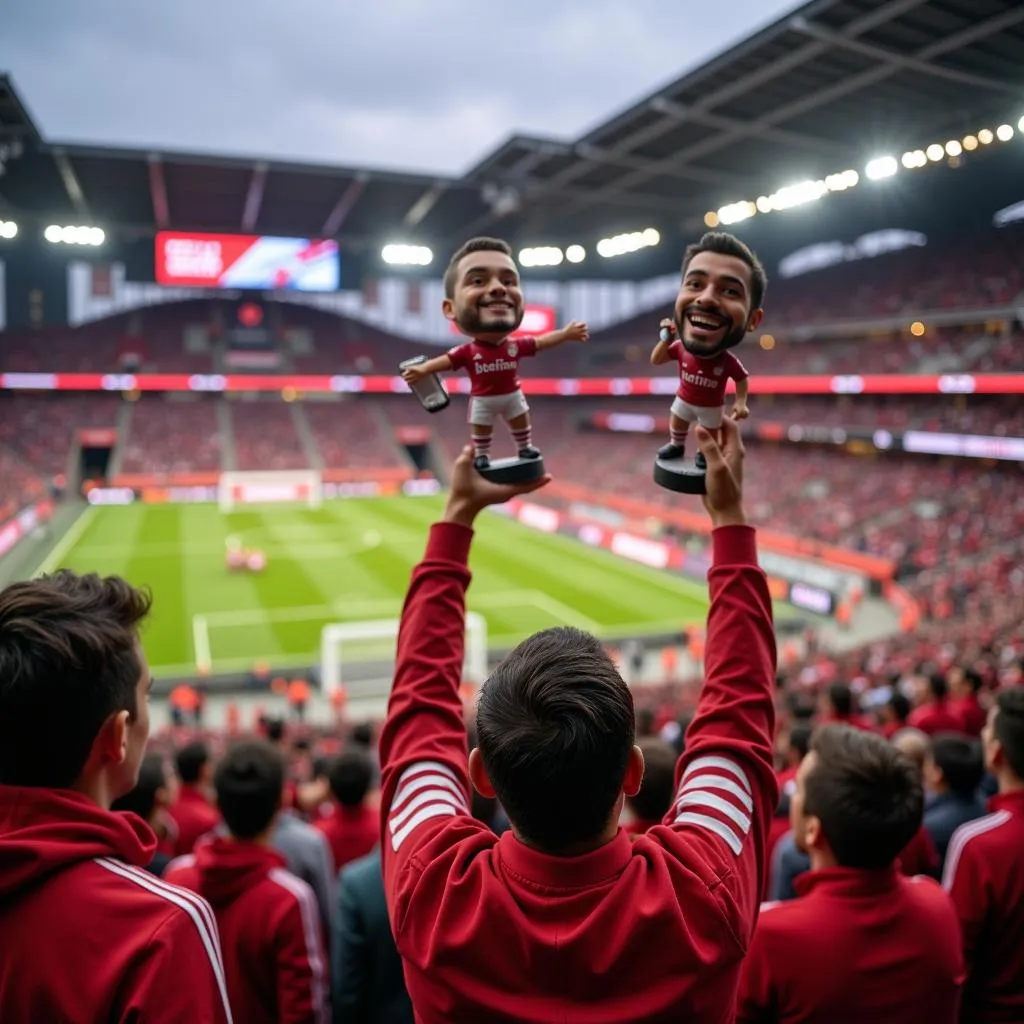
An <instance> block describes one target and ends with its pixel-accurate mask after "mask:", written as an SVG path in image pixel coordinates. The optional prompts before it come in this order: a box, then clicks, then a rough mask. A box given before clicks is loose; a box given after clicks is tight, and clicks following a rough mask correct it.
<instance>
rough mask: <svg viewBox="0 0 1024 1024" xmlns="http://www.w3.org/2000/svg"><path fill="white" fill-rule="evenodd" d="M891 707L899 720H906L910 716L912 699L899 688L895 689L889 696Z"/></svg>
mask: <svg viewBox="0 0 1024 1024" xmlns="http://www.w3.org/2000/svg"><path fill="white" fill-rule="evenodd" d="M889 707H890V708H892V713H893V714H894V715H895V716H896V720H897V721H898V722H906V720H907V719H908V718H909V717H910V701H909V700H908V699H907V698H906V696H905V695H904V694H902V693H900V692H899V690H894V691H893V694H892V696H891V697H890V698H889Z"/></svg>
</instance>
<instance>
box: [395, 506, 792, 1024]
mask: <svg viewBox="0 0 1024 1024" xmlns="http://www.w3.org/2000/svg"><path fill="white" fill-rule="evenodd" d="M713 536H714V540H713V546H714V559H713V566H712V568H711V570H710V573H709V580H710V586H711V609H710V612H709V616H708V633H707V658H706V670H707V679H706V682H705V684H704V689H703V692H702V694H701V699H700V704H699V707H698V711H697V715H696V717H695V718H694V721H693V724H692V726H691V727H690V731H689V734H688V737H687V743H686V748H687V749H686V754H685V755H684V756H683V758H682V759H681V760H680V763H679V766H678V769H677V778H678V796H677V798H676V801H675V803H674V805H673V807H672V808H671V810H670V811H669V812H668V814H667V815H666V817H665V820H664V822H663V824H661V825H656V826H655V827H654V828H652V829H650V830H649V831H648V832H647V833H645V834H644V835H642V836H639V837H637V838H636V839H634V840H632V841H631V840H630V837H629V835H628V833H627V832H626V831H625V830H624V829H620V830H619V832H618V835H617V836H616V838H615V839H614V840H612V841H611V842H610V843H608V844H606V845H605V846H603V847H600V848H599V849H597V850H594V851H592V852H590V853H587V854H584V855H582V856H578V857H555V856H549V855H546V854H543V853H540V852H538V851H537V850H534V849H531V848H530V847H527V846H525V845H523V844H522V843H520V842H519V841H518V840H517V839H516V838H515V836H514V834H513V833H512V832H511V831H509V832H506V833H505V834H504V835H503V836H501V837H500V838H498V837H497V836H495V835H494V834H493V833H492V832H491V831H490V829H488V828H487V827H486V826H485V825H483V824H481V823H480V822H478V821H476V820H474V819H473V818H472V817H471V815H470V812H469V790H468V780H467V763H466V748H467V740H466V731H465V726H464V724H463V717H462V715H463V712H462V702H461V700H460V699H459V693H458V689H459V683H460V681H461V674H462V664H463V646H464V625H463V621H464V620H463V616H464V611H465V591H466V587H467V585H468V584H469V579H470V575H469V570H468V569H467V565H466V563H467V556H468V554H469V546H470V540H471V538H472V531H471V530H468V529H466V528H465V527H461V526H458V525H454V524H447V523H442V524H438V525H436V526H434V527H433V528H432V531H431V534H430V539H429V541H428V544H427V552H426V555H425V557H424V560H423V562H421V563H420V565H419V566H417V567H416V569H415V570H414V572H413V577H412V582H411V584H410V587H409V593H408V596H407V598H406V604H405V609H404V612H403V615H402V624H401V628H400V631H399V637H398V660H397V664H396V670H395V681H394V687H393V690H392V694H391V701H390V705H389V708H388V717H387V722H386V724H385V726H384V730H383V732H382V735H381V745H380V752H381V765H382V775H383V780H382V781H383V786H382V801H381V815H382V831H383V841H382V851H383V858H384V879H385V889H386V892H387V898H388V908H389V912H390V915H391V921H392V926H393V930H394V933H395V938H396V940H397V944H398V948H399V951H400V952H401V954H402V957H403V960H404V962H405V975H406V981H407V984H408V988H409V994H410V996H411V998H412V1002H413V1006H414V1008H415V1011H416V1016H417V1020H418V1021H420V1022H421V1024H441V1022H445V1024H460V1022H466V1024H491V1022H495V1021H525V1022H529V1024H554V1022H556V1021H557V1022H559V1024H562V1022H566V1021H571V1022H572V1024H611V1022H629V1024H642V1022H651V1021H672V1022H679V1021H684V1020H685V1021H687V1022H688V1024H704V1022H709V1024H710V1022H715V1024H719V1022H726V1021H730V1020H731V1017H732V1012H733V1006H734V1002H735V996H736V986H737V983H738V980H739V969H740V962H741V960H742V958H743V955H744V952H745V951H746V948H747V945H748V943H749V941H750V936H751V933H752V931H753V927H754V922H755V920H756V918H757V913H758V907H759V903H760V893H761V885H762V875H763V871H764V863H765V860H764V853H765V837H766V835H767V831H768V823H769V821H770V820H771V816H772V813H773V811H774V809H775V804H776V800H777V799H778V791H777V786H776V783H775V773H774V771H773V770H772V737H773V736H774V734H775V722H774V707H773V699H772V698H773V686H774V677H775V635H774V631H773V627H772V613H771V601H770V599H769V595H768V587H767V583H766V580H765V576H764V573H762V572H761V570H760V569H759V568H758V567H757V561H756V554H757V553H756V548H755V542H754V531H753V530H752V529H751V528H749V527H739V526H733V527H726V528H722V529H719V530H716V531H714V535H713Z"/></svg>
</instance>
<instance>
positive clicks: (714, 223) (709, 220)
mask: <svg viewBox="0 0 1024 1024" xmlns="http://www.w3.org/2000/svg"><path fill="white" fill-rule="evenodd" d="M719 223H721V222H720V221H719V219H718V214H717V213H716V212H715V211H714V210H708V212H707V213H705V214H704V227H706V228H717V227H718V225H719Z"/></svg>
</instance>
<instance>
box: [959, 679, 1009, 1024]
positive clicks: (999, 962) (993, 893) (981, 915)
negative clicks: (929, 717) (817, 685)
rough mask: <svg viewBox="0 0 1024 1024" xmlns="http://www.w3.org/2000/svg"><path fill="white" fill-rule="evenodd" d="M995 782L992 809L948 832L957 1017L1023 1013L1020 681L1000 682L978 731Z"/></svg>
mask: <svg viewBox="0 0 1024 1024" xmlns="http://www.w3.org/2000/svg"><path fill="white" fill-rule="evenodd" d="M982 742H983V744H984V747H985V764H986V766H987V768H988V770H989V771H990V772H991V773H992V774H993V775H994V776H995V778H996V780H997V781H998V783H999V792H998V794H997V795H996V796H994V797H992V799H991V800H990V801H989V810H990V811H991V812H992V813H990V814H988V815H986V816H985V817H983V818H978V819H977V820H976V821H972V822H969V823H968V824H966V825H962V826H961V827H960V828H958V829H957V830H956V832H954V833H953V838H952V840H951V841H950V844H949V854H948V856H947V858H946V870H945V872H944V874H943V876H942V884H943V885H944V886H945V887H946V890H947V891H948V892H949V894H950V896H952V897H953V903H954V905H955V906H956V912H957V916H958V917H959V918H960V927H961V930H962V932H963V944H964V956H965V958H966V961H967V985H966V987H965V989H964V1003H963V1015H962V1017H961V1021H962V1022H963V1024H1009V1022H1011V1021H1013V1022H1016V1021H1021V1020H1024V942H1022V941H1021V936H1024V854H1022V851H1024V687H1021V686H1015V687H1013V688H1012V689H1009V690H1004V691H1003V692H1002V693H1000V694H999V696H998V697H997V698H996V703H995V707H993V708H991V709H990V711H989V713H988V722H987V723H986V725H985V731H984V733H983V734H982Z"/></svg>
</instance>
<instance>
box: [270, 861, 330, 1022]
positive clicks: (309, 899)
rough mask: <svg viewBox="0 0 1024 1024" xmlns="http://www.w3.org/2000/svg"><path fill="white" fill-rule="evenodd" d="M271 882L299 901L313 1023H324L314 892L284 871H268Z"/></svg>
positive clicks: (324, 994) (321, 960)
mask: <svg viewBox="0 0 1024 1024" xmlns="http://www.w3.org/2000/svg"><path fill="white" fill-rule="evenodd" d="M270 879H271V881H273V882H276V883H277V884H278V885H279V886H281V888H282V889H287V890H288V891H289V892H290V893H291V894H292V895H293V896H294V897H295V899H296V900H297V901H298V904H299V914H300V916H301V917H302V934H303V937H304V938H305V940H306V961H307V962H308V964H309V974H310V989H311V992H310V998H311V999H312V1000H313V1020H314V1021H315V1022H316V1024H327V986H326V981H325V979H326V974H327V972H326V968H325V966H324V956H323V948H322V945H321V942H320V912H319V910H317V905H316V896H314V895H313V890H312V889H311V888H310V887H309V885H308V884H307V883H306V882H303V881H302V879H301V878H296V877H295V876H294V875H293V874H291V872H289V871H285V870H284V868H271V869H270Z"/></svg>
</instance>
